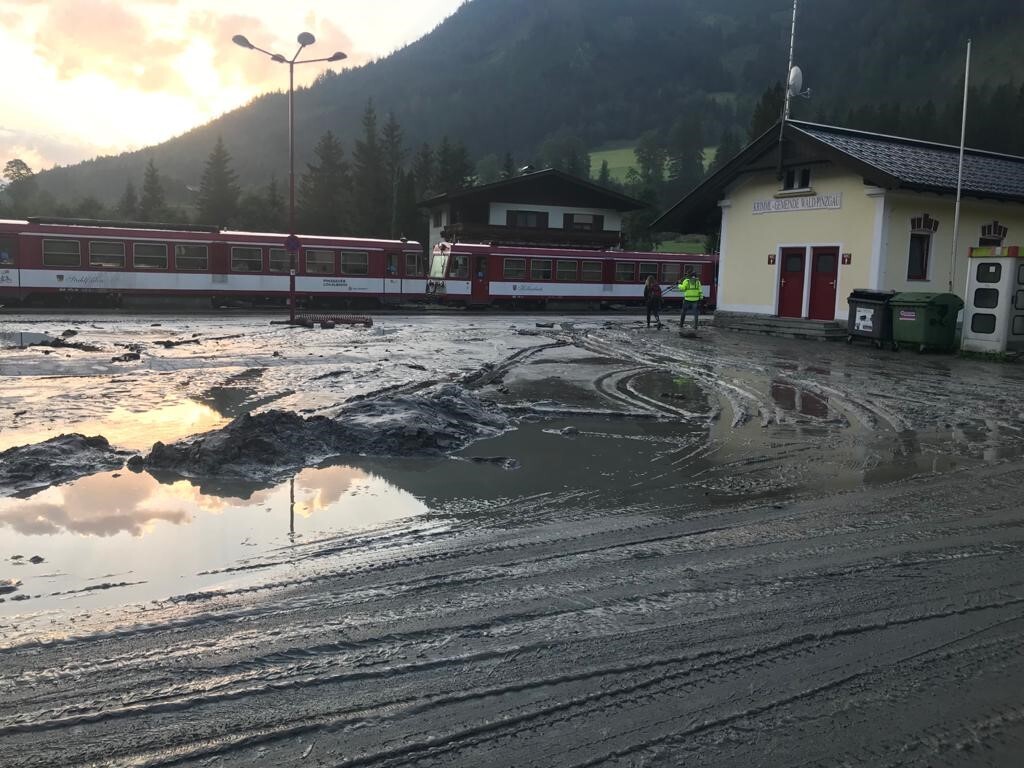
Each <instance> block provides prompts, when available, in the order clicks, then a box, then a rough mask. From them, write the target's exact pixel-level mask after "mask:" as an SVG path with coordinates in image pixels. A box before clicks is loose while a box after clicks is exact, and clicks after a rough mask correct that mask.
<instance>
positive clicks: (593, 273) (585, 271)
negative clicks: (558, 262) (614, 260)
mask: <svg viewBox="0 0 1024 768" xmlns="http://www.w3.org/2000/svg"><path fill="white" fill-rule="evenodd" d="M603 272H604V268H603V267H602V265H601V262H600V261H584V262H583V263H582V264H580V279H581V280H583V281H584V282H586V283H600V282H601V277H602V273H603Z"/></svg>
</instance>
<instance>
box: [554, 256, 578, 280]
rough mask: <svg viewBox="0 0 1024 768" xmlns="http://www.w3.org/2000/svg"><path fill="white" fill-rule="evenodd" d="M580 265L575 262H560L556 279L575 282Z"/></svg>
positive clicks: (562, 260) (560, 260)
mask: <svg viewBox="0 0 1024 768" xmlns="http://www.w3.org/2000/svg"><path fill="white" fill-rule="evenodd" d="M577 270H578V265H577V264H576V262H575V261H566V260H564V259H559V260H558V265H557V269H556V270H555V277H556V278H557V279H559V280H575V279H576V272H577Z"/></svg>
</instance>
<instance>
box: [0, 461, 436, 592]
mask: <svg viewBox="0 0 1024 768" xmlns="http://www.w3.org/2000/svg"><path fill="white" fill-rule="evenodd" d="M426 511H427V507H426V505H425V504H424V503H423V502H421V501H420V500H418V499H416V498H415V497H413V496H412V495H411V494H409V493H407V492H405V491H403V490H400V489H399V488H397V487H395V486H394V485H392V484H390V483H388V482H387V481H385V480H384V479H382V478H381V477H379V476H377V475H375V474H372V473H370V472H367V471H365V470H363V469H359V468H356V467H350V466H328V467H320V468H312V469H304V470H302V471H301V472H298V473H297V474H296V475H294V476H293V477H292V478H289V479H288V480H286V481H284V482H281V483H278V484H276V485H273V486H271V487H268V488H263V489H257V490H250V492H248V493H246V494H244V495H240V496H229V495H212V494H207V493H204V492H203V491H202V489H200V488H199V487H197V486H196V485H193V484H192V483H191V482H189V481H187V480H182V479H177V480H175V481H173V482H160V481H159V480H157V479H156V478H155V477H153V476H151V475H149V474H147V473H140V474H133V473H131V472H104V473H100V474H96V475H92V476H90V477H85V478H81V479H79V480H77V481H75V482H73V483H69V484H67V485H64V486H58V487H54V488H48V489H46V490H45V491H41V492H40V493H37V494H35V495H34V496H31V497H29V498H26V499H14V498H7V499H0V541H2V543H3V546H2V548H0V570H2V569H3V568H4V567H5V566H6V567H8V568H10V569H11V570H12V571H15V570H16V572H17V576H18V578H19V579H21V580H22V581H23V582H24V584H23V586H22V587H21V589H20V595H21V596H25V595H28V596H30V598H31V599H30V600H25V601H23V602H19V603H17V604H12V603H11V602H10V601H7V603H6V604H4V605H0V612H5V611H6V612H12V611H13V612H20V611H24V610H30V609H31V610H36V609H39V608H44V607H49V606H51V605H53V604H56V603H61V602H62V601H66V600H68V599H71V598H69V597H68V596H69V595H72V594H73V595H74V596H75V597H74V601H75V604H76V605H86V604H88V605H96V604H99V603H103V602H104V601H106V602H108V603H111V602H112V603H117V602H123V601H125V600H126V599H132V600H145V599H157V598H165V597H168V596H170V595H173V594H180V593H182V591H189V590H194V589H198V588H202V587H209V586H211V585H216V584H218V583H221V582H222V581H223V579H225V578H227V577H225V576H223V575H221V576H218V575H217V574H223V573H226V572H227V570H230V569H232V568H234V567H235V566H237V565H238V564H239V563H243V562H252V559H253V558H257V559H259V558H267V557H269V558H270V560H269V561H267V562H268V563H269V564H268V566H267V567H274V566H275V565H278V564H282V563H277V562H276V561H275V560H274V558H273V556H272V555H271V554H270V553H273V552H275V551H277V550H278V548H280V547H281V546H282V545H287V544H289V543H291V542H295V541H297V540H300V539H301V540H309V539H311V538H316V537H318V536H320V535H325V534H336V533H339V532H346V531H355V530H364V529H366V528H372V527H376V526H380V525H382V524H386V523H389V522H393V521H397V520H401V519H405V518H409V517H413V516H417V515H421V514H423V513H424V512H426ZM34 555H37V556H39V557H40V558H41V561H40V562H41V563H45V565H38V566H37V565H30V564H28V563H27V559H28V558H29V557H30V556H34ZM260 562H261V563H264V560H260ZM112 573H113V574H117V578H116V579H111V578H109V577H110V574H112ZM128 574H130V575H131V576H130V578H129V577H128ZM6 575H11V574H6V573H0V576H6ZM218 580H219V581H218ZM108 581H116V582H117V583H116V584H114V587H115V588H114V589H113V590H112V593H111V594H109V596H107V593H108V590H107V589H106V587H107V586H108V585H107V584H106V582H108ZM83 584H100V585H101V588H99V589H96V588H95V587H94V588H92V590H91V591H90V590H88V589H86V590H83V589H82V586H83ZM114 593H117V594H114ZM128 594H130V598H128V597H126V595H128Z"/></svg>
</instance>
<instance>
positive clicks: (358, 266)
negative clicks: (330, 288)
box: [341, 251, 370, 275]
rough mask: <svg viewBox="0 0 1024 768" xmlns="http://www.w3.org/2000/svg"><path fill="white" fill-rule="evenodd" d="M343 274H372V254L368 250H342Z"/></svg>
mask: <svg viewBox="0 0 1024 768" xmlns="http://www.w3.org/2000/svg"><path fill="white" fill-rule="evenodd" d="M341 274H343V275H368V274H370V254H368V253H367V252H366V251H342V252H341Z"/></svg>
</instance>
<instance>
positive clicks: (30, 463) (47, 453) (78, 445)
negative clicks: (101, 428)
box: [0, 434, 128, 495]
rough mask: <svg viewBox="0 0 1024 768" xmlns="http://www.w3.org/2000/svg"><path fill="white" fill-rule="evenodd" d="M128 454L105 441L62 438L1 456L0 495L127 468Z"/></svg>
mask: <svg viewBox="0 0 1024 768" xmlns="http://www.w3.org/2000/svg"><path fill="white" fill-rule="evenodd" d="M127 455H128V454H127V453H126V452H125V451H118V450H116V449H114V448H112V447H111V445H110V443H109V442H107V439H106V438H105V437H102V436H99V435H96V436H93V437H86V436H85V435H77V434H71V435H59V436H57V437H53V438H50V439H49V440H45V441H43V442H41V443H36V444H35V445H23V446H16V447H14V448H9V449H7V450H6V451H3V452H0V495H6V494H12V493H25V492H27V491H31V490H35V489H39V488H46V487H48V486H51V485H56V484H57V483H62V482H65V481H67V480H69V479H71V478H74V477H79V476H81V475H84V474H91V473H93V472H101V471H104V470H109V469H117V468H118V467H121V466H124V462H125V458H126V457H127Z"/></svg>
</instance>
